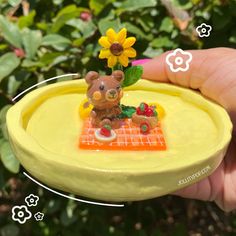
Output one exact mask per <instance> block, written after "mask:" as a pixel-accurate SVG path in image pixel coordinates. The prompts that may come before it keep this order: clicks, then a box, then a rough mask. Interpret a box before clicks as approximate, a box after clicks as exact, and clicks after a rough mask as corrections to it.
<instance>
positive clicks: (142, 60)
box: [131, 58, 151, 66]
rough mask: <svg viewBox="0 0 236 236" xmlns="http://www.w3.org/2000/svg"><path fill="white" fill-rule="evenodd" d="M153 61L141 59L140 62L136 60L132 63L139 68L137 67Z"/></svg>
mask: <svg viewBox="0 0 236 236" xmlns="http://www.w3.org/2000/svg"><path fill="white" fill-rule="evenodd" d="M150 60H151V59H148V58H145V59H139V60H134V61H132V63H131V64H132V66H137V65H142V64H145V63H147V62H149V61H150Z"/></svg>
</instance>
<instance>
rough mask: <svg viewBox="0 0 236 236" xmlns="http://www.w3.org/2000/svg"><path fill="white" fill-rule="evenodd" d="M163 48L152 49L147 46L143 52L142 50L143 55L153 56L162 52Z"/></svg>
mask: <svg viewBox="0 0 236 236" xmlns="http://www.w3.org/2000/svg"><path fill="white" fill-rule="evenodd" d="M163 52H164V51H163V49H161V48H160V49H154V48H152V47H148V48H147V49H146V50H145V51H144V52H143V56H145V57H149V58H153V57H156V56H159V55H161V54H162V53H163Z"/></svg>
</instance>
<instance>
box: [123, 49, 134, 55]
mask: <svg viewBox="0 0 236 236" xmlns="http://www.w3.org/2000/svg"><path fill="white" fill-rule="evenodd" d="M123 54H124V55H125V56H127V57H136V51H135V49H134V48H126V49H125V50H124V52H123Z"/></svg>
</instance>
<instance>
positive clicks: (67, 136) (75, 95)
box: [7, 80, 232, 201]
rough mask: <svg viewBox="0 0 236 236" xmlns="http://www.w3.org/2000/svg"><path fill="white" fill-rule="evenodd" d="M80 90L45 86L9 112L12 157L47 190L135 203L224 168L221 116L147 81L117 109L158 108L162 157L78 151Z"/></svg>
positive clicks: (192, 96)
mask: <svg viewBox="0 0 236 236" xmlns="http://www.w3.org/2000/svg"><path fill="white" fill-rule="evenodd" d="M86 89H87V85H86V83H85V82H84V80H79V81H69V82H68V81H67V82H59V83H56V84H53V85H48V86H45V87H43V88H40V89H37V90H35V91H33V92H31V93H29V94H28V95H26V96H25V97H24V98H22V99H21V100H20V101H19V102H18V103H17V104H15V105H14V106H13V107H12V108H11V109H10V110H9V111H8V113H7V127H8V131H9V136H10V141H11V143H12V146H13V148H14V152H15V154H16V156H17V157H18V159H19V160H20V162H21V164H22V165H23V166H24V167H25V169H26V170H27V171H28V172H29V173H30V174H31V175H33V176H34V177H36V178H37V179H38V180H40V181H41V182H43V183H45V184H47V185H48V186H50V187H53V188H56V189H60V190H63V191H66V192H70V193H74V194H78V195H80V196H86V197H89V198H95V199H99V200H107V201H130V200H141V199H147V198H153V197H157V196H160V195H164V194H167V193H170V192H172V191H174V190H177V189H179V188H182V187H184V186H187V185H189V184H192V183H194V182H196V181H199V180H200V179H202V178H204V177H206V176H207V175H209V174H211V173H212V172H213V171H214V170H215V168H216V167H217V166H218V165H219V163H220V162H221V161H222V158H223V157H224V154H225V152H226V149H227V146H228V144H229V141H230V139H231V130H232V124H231V122H230V119H229V117H228V114H227V113H226V111H225V110H224V109H223V108H222V107H220V106H219V105H217V104H215V103H213V102H211V101H209V100H207V99H205V98H204V97H202V96H201V95H200V94H198V93H196V92H193V91H191V90H188V89H184V88H180V87H177V86H173V85H168V84H160V83H155V82H150V81H145V80H142V81H139V82H138V83H136V84H135V85H133V86H131V87H128V88H127V89H126V91H125V93H124V94H125V95H124V97H123V98H122V103H123V104H126V105H134V106H138V105H139V104H140V102H146V103H155V102H157V103H158V104H160V105H161V106H163V107H164V109H165V113H166V115H165V117H164V119H163V120H162V124H161V125H162V129H163V132H164V135H165V139H166V143H167V150H166V151H148V150H147V151H96V150H81V149H79V148H78V140H79V134H80V131H81V127H82V124H83V120H82V119H81V118H80V117H79V112H78V111H79V105H80V103H81V101H82V100H83V99H84V98H85V93H86Z"/></svg>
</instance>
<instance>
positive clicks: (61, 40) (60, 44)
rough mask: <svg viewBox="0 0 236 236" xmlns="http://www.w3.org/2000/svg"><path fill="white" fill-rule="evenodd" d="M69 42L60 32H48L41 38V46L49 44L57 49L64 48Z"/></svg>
mask: <svg viewBox="0 0 236 236" xmlns="http://www.w3.org/2000/svg"><path fill="white" fill-rule="evenodd" d="M70 44H71V41H70V40H69V39H68V38H65V37H63V36H61V35H60V34H48V35H46V36H44V37H43V39H42V45H43V46H50V47H53V48H55V49H56V50H58V51H62V50H64V49H65V48H66V47H67V46H69V45H70Z"/></svg>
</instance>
